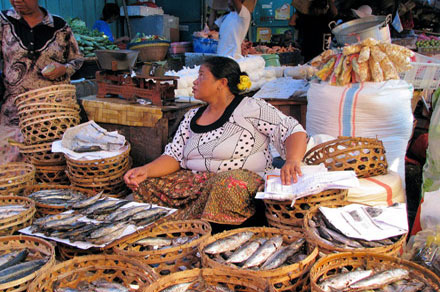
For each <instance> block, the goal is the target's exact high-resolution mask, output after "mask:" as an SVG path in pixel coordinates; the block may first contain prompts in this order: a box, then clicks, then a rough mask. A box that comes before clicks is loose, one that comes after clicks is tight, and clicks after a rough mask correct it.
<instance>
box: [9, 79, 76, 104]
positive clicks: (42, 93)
mask: <svg viewBox="0 0 440 292" xmlns="http://www.w3.org/2000/svg"><path fill="white" fill-rule="evenodd" d="M37 102H50V103H57V104H69V103H73V104H75V103H76V87H75V85H71V84H59V85H52V86H48V87H43V88H39V89H35V90H30V91H27V92H25V93H22V94H20V95H17V97H15V99H14V103H15V105H16V106H17V107H19V106H21V105H23V104H30V103H37Z"/></svg>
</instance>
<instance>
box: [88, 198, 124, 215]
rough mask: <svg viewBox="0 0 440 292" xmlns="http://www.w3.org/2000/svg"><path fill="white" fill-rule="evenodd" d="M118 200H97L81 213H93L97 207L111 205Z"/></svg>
mask: <svg viewBox="0 0 440 292" xmlns="http://www.w3.org/2000/svg"><path fill="white" fill-rule="evenodd" d="M120 202H121V201H120V200H110V199H102V200H98V201H97V202H95V203H94V204H92V205H90V206H88V207H87V208H86V209H84V210H83V213H84V214H86V215H89V214H93V213H94V212H96V211H97V210H99V209H103V208H107V207H111V206H114V205H117V204H119V203H120ZM127 203H128V202H127Z"/></svg>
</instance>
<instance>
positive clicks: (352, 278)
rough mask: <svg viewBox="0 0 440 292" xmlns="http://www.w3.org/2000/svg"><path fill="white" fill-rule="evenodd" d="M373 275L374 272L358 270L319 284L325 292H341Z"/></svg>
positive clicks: (330, 278)
mask: <svg viewBox="0 0 440 292" xmlns="http://www.w3.org/2000/svg"><path fill="white" fill-rule="evenodd" d="M372 274H373V270H358V271H352V272H348V273H344V274H339V275H336V276H332V277H329V278H327V279H325V280H324V281H322V282H321V283H319V287H320V288H321V289H322V290H323V291H324V292H332V291H341V290H344V289H345V288H347V287H349V286H350V285H351V284H353V283H355V282H358V281H359V280H362V279H365V278H367V277H369V276H371V275H372Z"/></svg>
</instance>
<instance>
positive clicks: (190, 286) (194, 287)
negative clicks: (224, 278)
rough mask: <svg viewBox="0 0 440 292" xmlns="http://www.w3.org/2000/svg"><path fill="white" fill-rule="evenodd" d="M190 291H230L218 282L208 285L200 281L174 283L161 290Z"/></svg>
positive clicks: (167, 291) (168, 291) (170, 291)
mask: <svg viewBox="0 0 440 292" xmlns="http://www.w3.org/2000/svg"><path fill="white" fill-rule="evenodd" d="M185 291H186V292H190V291H198V292H232V290H231V289H229V288H228V287H226V286H224V285H221V284H218V285H216V286H212V285H208V284H206V283H203V282H201V281H194V282H188V283H181V284H176V285H173V286H171V287H168V288H166V289H163V290H162V291H161V292H185Z"/></svg>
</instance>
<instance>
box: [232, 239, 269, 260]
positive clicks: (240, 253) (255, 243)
mask: <svg viewBox="0 0 440 292" xmlns="http://www.w3.org/2000/svg"><path fill="white" fill-rule="evenodd" d="M265 241H266V239H264V238H257V239H255V240H252V241H248V242H246V243H245V244H244V245H243V246H242V247H240V248H238V249H237V250H236V251H234V253H233V254H232V255H231V256H230V257H229V258H228V259H227V260H226V262H227V263H241V262H244V261H245V260H247V259H248V258H249V257H250V256H251V255H252V254H253V253H254V252H255V251H256V250H257V249H258V248H259V247H260V246H261V245H262V244H263V243H264V242H265Z"/></svg>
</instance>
